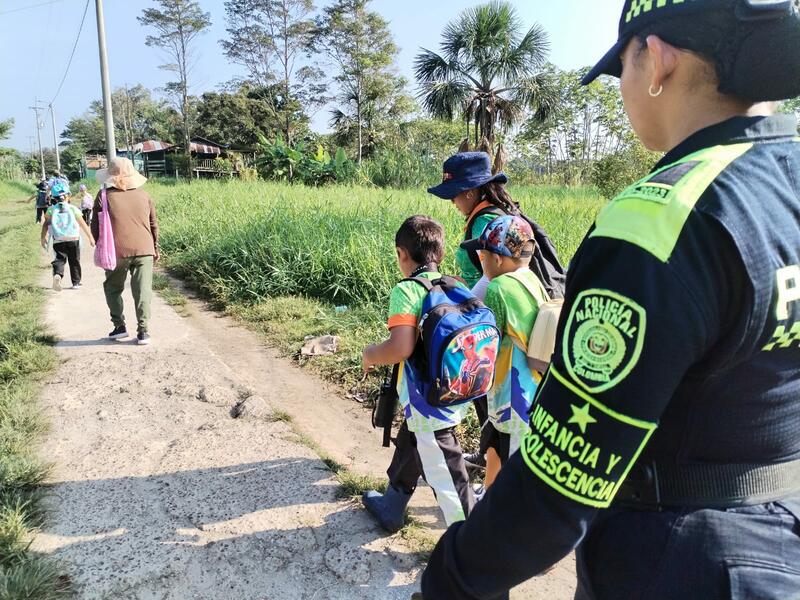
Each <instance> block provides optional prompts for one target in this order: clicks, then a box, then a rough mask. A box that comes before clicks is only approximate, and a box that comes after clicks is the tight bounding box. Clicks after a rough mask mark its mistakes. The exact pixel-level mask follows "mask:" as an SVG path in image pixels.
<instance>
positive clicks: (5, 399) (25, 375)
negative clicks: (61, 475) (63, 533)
mask: <svg viewBox="0 0 800 600" xmlns="http://www.w3.org/2000/svg"><path fill="white" fill-rule="evenodd" d="M30 193H31V190H30V189H29V188H26V187H25V186H24V185H22V184H17V183H9V182H3V181H0V256H2V257H3V260H2V261H0V599H3V600H5V599H8V600H12V599H14V600H23V599H31V600H34V599H35V600H49V599H51V598H58V597H61V596H62V593H63V592H64V590H63V586H61V585H60V584H59V580H58V569H57V566H56V565H55V564H54V563H53V562H52V561H50V560H48V559H45V558H42V557H40V556H38V555H35V554H33V553H31V552H30V551H29V544H30V540H31V536H32V535H33V533H34V531H35V529H36V528H37V527H38V526H39V525H40V524H41V522H42V519H43V513H42V510H41V503H40V499H41V496H40V491H39V489H38V486H39V484H40V483H41V482H42V480H43V479H44V477H45V475H46V473H47V468H46V465H45V464H44V463H43V462H42V461H41V459H40V458H39V457H38V456H37V454H36V451H35V446H36V442H37V438H38V437H39V435H40V434H41V433H42V431H43V430H44V428H45V424H44V421H43V419H42V417H41V415H40V412H39V408H38V406H37V403H36V396H37V395H38V391H39V386H38V385H37V383H38V381H40V380H41V379H42V378H43V377H44V376H46V375H47V374H48V373H49V372H50V371H51V370H52V368H53V366H54V365H55V353H54V352H53V349H52V347H51V345H50V344H51V342H52V339H51V338H50V337H49V335H48V334H47V332H46V331H45V330H44V329H43V326H42V324H41V307H42V304H43V300H44V297H43V294H42V290H41V288H40V287H39V286H38V285H37V284H36V280H37V279H38V276H39V274H40V270H39V253H38V250H37V248H38V239H39V230H40V229H39V227H40V226H39V225H36V224H34V222H33V221H34V208H33V204H32V203H26V202H24V199H25V197H26V196H28V195H30Z"/></svg>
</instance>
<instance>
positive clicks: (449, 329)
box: [405, 276, 500, 407]
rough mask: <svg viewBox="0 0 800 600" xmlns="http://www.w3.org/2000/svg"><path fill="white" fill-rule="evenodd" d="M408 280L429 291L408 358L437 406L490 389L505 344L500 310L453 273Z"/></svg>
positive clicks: (426, 394)
mask: <svg viewBox="0 0 800 600" xmlns="http://www.w3.org/2000/svg"><path fill="white" fill-rule="evenodd" d="M405 281H414V282H416V283H418V284H419V285H421V286H422V287H424V288H425V290H426V291H427V292H428V295H427V296H426V297H425V300H424V302H423V305H422V317H421V319H420V321H419V324H418V325H417V328H418V330H419V333H420V338H419V341H418V342H417V346H416V348H415V350H414V353H413V354H412V355H411V358H409V359H408V361H407V364H408V365H409V366H410V367H411V369H410V373H409V372H407V376H408V377H409V379H413V380H415V381H416V384H417V387H418V389H419V390H420V391H421V392H422V394H423V396H424V397H425V399H426V400H427V402H428V404H430V405H431V406H437V407H446V406H455V405H457V404H463V403H465V402H470V401H472V400H475V399H476V398H479V397H481V396H484V395H486V393H487V392H488V391H489V389H490V388H491V387H492V383H493V382H494V369H495V361H496V359H497V353H498V350H499V348H500V331H499V330H498V329H497V324H496V322H495V318H494V313H492V311H491V310H490V309H488V308H487V307H486V306H485V305H484V304H483V302H481V301H480V300H478V299H477V298H476V297H475V296H474V294H473V293H472V292H471V291H470V290H468V289H467V288H464V287H462V286H460V285H459V284H458V282H457V281H456V280H455V279H453V278H452V277H447V276H442V277H441V278H440V279H436V280H433V281H431V280H429V279H425V278H424V277H413V278H410V279H407V280H405ZM409 383H410V384H411V382H409Z"/></svg>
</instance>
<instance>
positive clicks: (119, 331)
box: [108, 325, 128, 340]
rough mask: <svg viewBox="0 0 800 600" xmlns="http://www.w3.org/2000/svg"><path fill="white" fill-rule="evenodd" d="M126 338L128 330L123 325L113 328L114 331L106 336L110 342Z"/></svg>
mask: <svg viewBox="0 0 800 600" xmlns="http://www.w3.org/2000/svg"><path fill="white" fill-rule="evenodd" d="M126 337H128V330H127V329H125V325H123V326H122V327H114V330H113V331H112V332H111V333H109V334H108V339H110V340H121V339H123V338H126Z"/></svg>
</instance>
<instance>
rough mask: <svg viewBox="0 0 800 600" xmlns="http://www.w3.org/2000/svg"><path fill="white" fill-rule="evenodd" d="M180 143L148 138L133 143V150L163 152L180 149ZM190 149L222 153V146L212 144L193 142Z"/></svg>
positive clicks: (123, 150) (206, 152) (146, 152)
mask: <svg viewBox="0 0 800 600" xmlns="http://www.w3.org/2000/svg"><path fill="white" fill-rule="evenodd" d="M180 148H181V146H179V145H178V144H172V143H170V142H161V141H159V140H147V141H144V142H139V143H138V144H134V145H133V152H134V153H135V154H148V153H150V152H161V151H162V150H172V149H180ZM189 149H190V150H191V151H192V152H195V153H197V154H222V148H220V147H219V146H214V145H212V144H198V143H197V142H191V143H190V144H189ZM118 150H119V151H120V152H125V151H127V148H118Z"/></svg>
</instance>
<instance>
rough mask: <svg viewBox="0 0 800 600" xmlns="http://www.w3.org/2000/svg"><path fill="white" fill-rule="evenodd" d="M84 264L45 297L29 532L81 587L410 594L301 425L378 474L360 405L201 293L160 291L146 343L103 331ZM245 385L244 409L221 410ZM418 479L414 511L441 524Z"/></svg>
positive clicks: (533, 594)
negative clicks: (55, 356) (65, 285)
mask: <svg viewBox="0 0 800 600" xmlns="http://www.w3.org/2000/svg"><path fill="white" fill-rule="evenodd" d="M83 264H84V287H83V288H82V289H80V290H71V289H65V290H64V291H62V292H60V293H55V292H52V293H51V296H50V298H49V301H48V307H47V320H48V321H49V323H50V325H51V328H52V330H53V331H54V333H55V334H56V335H57V336H58V338H59V339H60V340H61V342H60V343H59V344H58V347H57V348H58V352H59V354H60V356H61V357H62V359H63V361H64V362H63V364H62V365H61V367H60V369H59V370H58V371H57V373H56V374H55V375H54V376H53V378H52V380H51V381H50V382H49V383H48V384H47V385H46V386H45V389H44V394H43V405H44V406H45V408H46V410H47V412H48V415H49V419H50V421H51V424H52V425H51V430H50V432H49V434H48V436H47V438H46V441H45V443H44V444H43V447H42V450H41V452H42V455H43V456H44V457H45V458H46V459H47V460H50V461H52V462H53V463H54V465H55V466H54V469H53V472H52V475H51V478H50V483H51V485H52V487H51V492H52V493H51V494H50V497H49V505H50V507H51V509H52V517H51V519H50V521H49V524H48V525H47V526H46V527H45V529H44V530H43V531H42V532H41V533H40V534H39V535H38V537H37V538H36V540H35V544H34V547H35V549H36V550H39V551H42V552H46V553H51V554H53V555H54V556H56V557H58V558H59V559H61V560H63V561H64V564H65V572H66V573H68V574H69V576H70V578H71V579H72V581H73V583H74V585H75V588H76V591H77V597H79V598H81V599H90V598H91V599H95V598H97V599H100V598H103V599H106V598H108V599H114V600H118V599H137V600H138V599H148V600H149V599H153V600H156V599H158V600H167V599H169V600H172V599H176V600H177V599H180V600H185V599H203V600H206V599H208V600H212V599H213V600H226V599H231V600H234V599H236V600H243V599H254V600H255V599H264V600H267V599H269V600H290V599H298V600H300V599H303V600H309V599H315V600H334V599H337V600H338V599H342V600H344V599H348V600H352V599H357V598H364V599H407V598H409V597H410V595H411V592H412V591H414V590H416V589H417V588H418V579H419V575H420V572H421V565H420V563H419V561H418V559H417V555H416V554H414V553H413V552H412V551H411V550H412V549H411V547H410V546H409V545H408V544H407V543H406V542H405V541H404V540H403V539H401V538H400V537H399V536H392V537H386V536H384V535H383V534H382V532H381V531H380V530H379V529H378V528H376V527H375V526H374V524H373V523H372V521H371V520H370V518H369V516H368V515H367V514H366V513H365V512H364V511H363V509H361V507H360V505H359V504H358V503H357V502H354V501H352V500H349V499H339V498H337V495H336V491H337V482H336V480H335V479H334V478H333V476H332V474H331V472H330V471H329V470H328V469H327V468H326V466H325V465H324V463H323V462H322V461H321V460H320V459H319V457H318V456H317V455H316V454H315V453H314V452H313V451H312V450H311V449H310V448H309V447H308V446H307V445H306V444H304V443H303V442H302V438H301V436H298V435H297V433H298V432H300V433H304V434H306V435H308V436H310V437H311V438H312V439H313V440H314V441H315V442H316V443H318V444H319V446H320V447H321V448H323V450H324V451H325V452H326V453H327V454H329V455H330V456H332V457H333V458H335V459H336V460H338V461H339V462H341V463H343V464H346V465H348V466H349V467H350V468H352V469H353V470H355V471H359V472H363V473H368V474H373V475H376V476H377V475H382V473H383V471H384V469H385V467H386V465H387V464H388V461H389V458H390V453H389V451H388V450H386V449H383V448H380V445H379V436H378V434H377V433H375V432H373V431H372V430H371V429H370V427H369V425H368V422H367V418H366V415H365V413H364V411H363V409H362V408H361V407H359V406H357V405H356V404H355V403H354V402H352V401H350V400H347V399H344V398H342V396H341V393H340V391H339V390H337V389H335V388H334V387H332V386H328V385H326V384H325V383H323V382H321V381H320V380H318V379H316V378H315V377H313V376H311V375H309V374H308V373H307V372H304V371H301V370H299V369H297V368H296V367H295V366H293V365H292V364H291V363H290V362H289V361H287V360H284V359H282V358H280V357H278V356H276V355H275V353H274V352H272V351H271V350H269V349H268V348H264V347H263V345H262V344H261V343H260V342H259V340H258V339H257V338H256V337H255V336H254V335H253V334H251V333H249V332H247V331H245V330H243V329H242V328H240V327H237V326H236V325H235V323H233V322H232V321H230V320H229V319H227V318H224V317H220V316H219V315H217V314H215V313H212V312H209V311H207V310H206V309H205V308H204V307H203V305H202V304H201V303H199V302H191V303H190V315H189V316H188V317H186V318H184V317H180V316H178V315H177V314H176V313H175V312H174V311H173V310H172V309H171V308H169V307H168V306H166V305H165V304H164V303H163V302H162V301H161V300H160V299H158V298H156V299H155V300H154V307H153V318H152V326H151V334H152V336H153V343H152V345H150V346H145V347H139V346H136V345H135V343H133V342H132V341H128V342H109V341H106V340H105V339H103V336H104V334H106V333H107V332H108V331H109V330H110V329H111V325H110V322H109V320H108V315H107V309H106V307H105V302H104V299H103V292H102V283H101V281H102V273H101V271H99V270H98V269H95V268H94V267H93V266H92V265H91V256H90V255H89V254H88V253H86V254H85V255H84V259H83ZM44 282H45V280H43V283H44ZM46 282H47V283H49V277H47V279H46ZM127 294H128V292H127V291H126V304H127V306H126V314H127V315H128V327H129V329H135V319H134V317H133V314H132V307H131V306H130V305H131V301H130V296H129V295H127ZM243 398H247V401H246V403H245V405H246V406H247V407H248V410H247V411H246V412H245V414H244V415H243V416H242V417H240V418H237V419H233V418H231V417H230V414H229V410H230V408H231V406H233V405H234V404H235V403H236V402H237V401H239V400H241V399H243ZM276 410H279V411H283V412H285V413H288V414H289V415H291V417H292V422H291V423H289V422H287V421H285V420H279V419H283V418H284V417H283V416H281V415H280V414H279V413H276V412H275V411H276ZM420 492H421V493H418V494H417V495H416V496H415V499H414V503H413V507H412V513H413V514H414V516H415V517H416V518H417V519H418V520H421V521H423V522H426V523H427V524H428V525H430V526H431V527H433V528H436V527H440V526H441V522H440V521H439V519H438V512H437V510H436V506H435V504H434V502H433V499H432V495H431V494H430V491H429V490H428V489H427V488H424V487H423V488H421V489H420ZM573 569H574V567H573V565H572V563H571V561H570V560H568V561H565V562H564V563H562V565H559V567H558V568H557V569H556V570H555V571H553V572H551V573H550V574H548V575H547V576H546V577H542V578H538V579H536V580H534V581H533V582H530V583H528V584H526V585H525V586H523V587H522V588H520V589H519V590H517V591H516V592H515V593H514V595H513V596H512V597H514V598H532V599H536V598H542V599H545V598H546V599H547V600H561V599H562V598H563V599H564V600H566V599H567V598H571V597H572V593H573V592H572V590H573V589H574V583H573V582H574V574H573V573H574V571H573Z"/></svg>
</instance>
